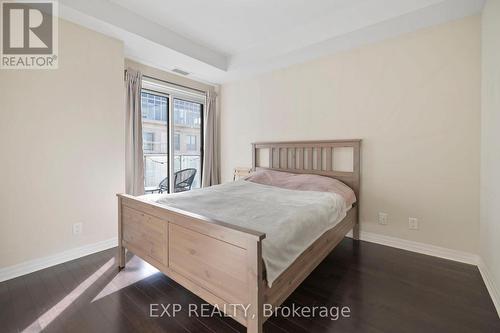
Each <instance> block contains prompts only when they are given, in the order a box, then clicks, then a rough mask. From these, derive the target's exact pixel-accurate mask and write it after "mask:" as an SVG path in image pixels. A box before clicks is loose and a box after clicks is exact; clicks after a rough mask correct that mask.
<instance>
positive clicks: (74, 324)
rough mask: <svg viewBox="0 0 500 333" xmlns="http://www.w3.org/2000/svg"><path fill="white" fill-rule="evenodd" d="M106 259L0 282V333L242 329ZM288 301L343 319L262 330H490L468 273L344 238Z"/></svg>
mask: <svg viewBox="0 0 500 333" xmlns="http://www.w3.org/2000/svg"><path fill="white" fill-rule="evenodd" d="M114 255H115V250H108V251H104V252H100V253H97V254H93V255H90V256H87V257H84V258H81V259H77V260H74V261H71V262H67V263H65V264H61V265H58V266H54V267H51V268H48V269H44V270H42V271H38V272H35V273H32V274H29V275H25V276H22V277H19V278H16V279H13V280H9V281H5V282H2V283H0V331H1V332H22V331H26V332H28V331H30V332H37V331H47V332H245V329H244V327H243V326H241V325H240V324H238V323H236V322H235V321H234V320H232V319H230V318H225V317H221V316H214V317H190V316H189V304H194V305H195V306H197V307H198V309H200V307H201V306H202V304H204V302H203V301H202V300H201V299H200V298H198V297H196V296H195V295H193V294H191V293H190V292H188V291H187V290H186V289H184V288H183V287H181V286H180V285H178V284H177V283H175V282H174V281H172V280H171V279H169V278H167V277H166V276H164V275H163V274H161V273H159V272H158V271H156V270H155V269H153V268H152V267H151V266H149V265H148V264H146V263H145V262H143V261H142V260H140V259H138V258H137V257H134V256H132V255H129V256H128V263H127V268H126V269H125V270H123V271H121V272H120V273H118V270H117V268H116V264H115V263H114ZM174 303H176V304H180V306H182V310H181V311H180V312H178V313H176V316H175V317H167V316H163V317H150V316H149V314H150V304H163V305H164V306H167V305H168V304H174ZM293 304H295V305H296V306H328V307H342V306H348V307H349V308H350V317H349V318H341V319H338V320H331V319H330V318H320V317H316V318H306V317H292V318H284V317H283V316H279V317H272V318H271V319H270V320H268V321H267V322H266V323H265V325H264V331H265V332H397V333H403V332H418V333H420V332H440V333H443V332H500V319H499V318H498V315H497V313H496V311H495V309H494V306H493V303H492V301H491V299H490V297H489V295H488V292H487V290H486V287H485V285H484V283H483V281H482V279H481V276H480V274H479V271H478V269H477V268H476V267H474V266H470V265H465V264H460V263H456V262H453V261H448V260H444V259H439V258H434V257H429V256H424V255H419V254H415V253H411V252H406V251H402V250H398V249H393V248H390V247H385V246H381V245H376V244H372V243H367V242H354V241H352V240H351V239H345V240H344V241H343V242H342V243H341V244H340V245H339V246H338V247H337V248H336V249H335V250H334V251H333V252H332V253H331V254H330V255H329V256H328V257H327V258H326V259H325V260H324V261H323V263H322V264H321V265H320V266H319V267H318V268H317V269H316V270H315V271H314V272H313V273H312V274H311V275H310V276H309V278H307V280H306V281H304V283H303V284H302V285H301V286H300V287H299V288H298V289H297V290H296V291H295V292H294V293H293V294H292V295H291V296H290V297H289V299H288V300H287V301H286V302H285V305H287V306H292V305H293ZM209 309H212V308H211V307H209ZM159 310H160V311H159V312H157V314H159V313H161V310H162V308H161V306H160V309H159ZM170 310H172V309H171V308H170ZM170 313H172V312H171V311H170Z"/></svg>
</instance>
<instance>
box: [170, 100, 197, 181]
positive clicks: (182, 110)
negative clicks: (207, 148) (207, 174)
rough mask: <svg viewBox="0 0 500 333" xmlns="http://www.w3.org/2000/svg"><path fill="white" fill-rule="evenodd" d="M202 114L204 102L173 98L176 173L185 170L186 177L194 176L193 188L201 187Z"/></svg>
mask: <svg viewBox="0 0 500 333" xmlns="http://www.w3.org/2000/svg"><path fill="white" fill-rule="evenodd" d="M202 115H203V104H201V103H198V102H194V101H189V100H186V99H179V98H174V99H173V130H174V145H173V146H174V147H173V148H174V150H173V151H174V173H177V172H179V171H181V170H184V171H182V173H183V176H184V177H194V179H193V182H192V188H200V187H201V168H202V147H203V136H202V128H203V124H202V120H203V117H202ZM179 176H180V173H179V174H178V177H179ZM178 181H179V180H178Z"/></svg>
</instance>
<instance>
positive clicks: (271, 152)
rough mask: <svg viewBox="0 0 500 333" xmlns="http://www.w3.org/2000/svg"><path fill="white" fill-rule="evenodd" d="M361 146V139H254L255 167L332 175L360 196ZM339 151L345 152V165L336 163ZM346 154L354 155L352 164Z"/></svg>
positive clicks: (343, 155) (348, 155)
mask: <svg viewBox="0 0 500 333" xmlns="http://www.w3.org/2000/svg"><path fill="white" fill-rule="evenodd" d="M360 146H361V140H360V139H354V140H328V141H289V142H256V143H252V168H253V169H254V170H255V169H272V170H278V171H286V172H293V173H310V174H318V175H322V176H327V177H332V178H335V179H338V180H340V181H342V182H343V183H345V184H347V185H348V186H349V187H351V188H352V189H353V191H354V193H356V197H357V198H359V185H360V183H359V179H360V175H359V173H360ZM266 150H267V151H268V152H266ZM351 151H352V155H351V153H350V152H351ZM263 152H264V153H265V155H263V154H262V153H263ZM337 153H339V155H342V157H343V160H344V161H343V162H344V164H343V165H342V164H340V165H339V163H336V159H335V156H336V154H337ZM350 156H352V157H350ZM346 157H348V158H349V159H352V161H351V162H352V164H351V165H348V166H349V168H347V169H346V165H345V158H346ZM263 160H268V162H267V165H262V164H266V163H265V161H263ZM337 167H340V170H339V169H337Z"/></svg>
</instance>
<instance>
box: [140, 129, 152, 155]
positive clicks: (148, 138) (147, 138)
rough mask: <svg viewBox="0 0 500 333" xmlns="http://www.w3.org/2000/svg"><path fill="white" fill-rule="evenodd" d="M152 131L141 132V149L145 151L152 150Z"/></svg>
mask: <svg viewBox="0 0 500 333" xmlns="http://www.w3.org/2000/svg"><path fill="white" fill-rule="evenodd" d="M153 142H154V133H153V132H143V133H142V149H143V150H144V151H147V152H152V151H153V149H154V148H153V147H154V145H153Z"/></svg>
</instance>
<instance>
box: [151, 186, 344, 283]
mask: <svg viewBox="0 0 500 333" xmlns="http://www.w3.org/2000/svg"><path fill="white" fill-rule="evenodd" d="M144 198H146V199H148V200H151V201H155V202H157V203H159V204H164V205H168V206H172V207H176V208H179V209H183V210H186V211H190V212H193V213H197V214H200V215H203V216H206V217H210V218H213V219H215V220H218V221H221V222H226V223H230V224H234V225H238V226H241V227H245V228H248V229H252V230H256V231H260V232H264V233H265V234H266V238H265V239H264V240H263V242H262V257H263V260H264V264H265V266H266V272H267V283H268V285H269V287H271V286H272V284H273V282H274V280H276V278H277V277H278V276H279V275H280V274H281V273H282V272H283V271H284V270H286V269H287V268H288V267H289V266H290V264H292V263H293V261H294V260H295V259H296V258H297V257H298V256H299V255H300V254H301V253H302V252H303V251H304V250H305V249H307V248H308V247H309V246H310V245H311V244H312V243H314V241H315V240H316V239H318V238H319V237H320V236H321V235H322V234H323V233H324V232H325V231H327V230H329V229H331V228H333V227H334V226H335V225H336V224H337V223H339V222H340V221H341V220H342V219H343V218H344V217H345V216H346V213H347V210H348V208H349V207H346V204H345V200H344V199H343V198H342V197H341V196H340V195H338V194H336V193H325V192H313V191H295V190H287V189H283V188H279V187H274V186H268V185H261V184H256V183H251V182H247V181H244V180H240V181H237V182H233V183H228V184H223V185H217V186H212V187H207V188H204V189H199V190H192V191H189V192H182V193H176V194H161V195H146V196H144Z"/></svg>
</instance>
